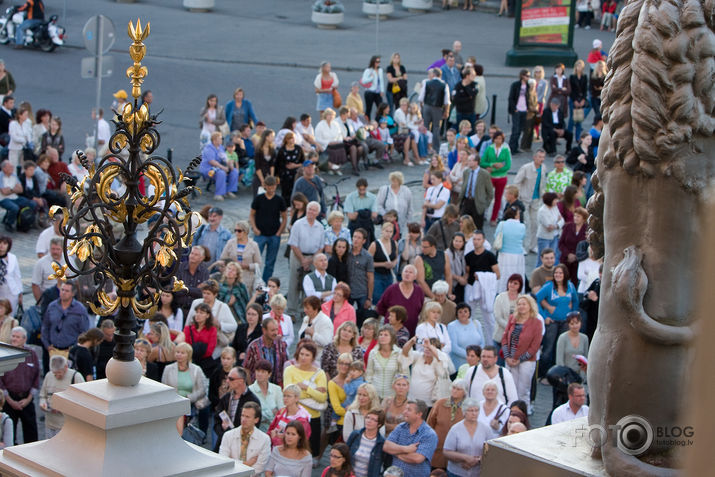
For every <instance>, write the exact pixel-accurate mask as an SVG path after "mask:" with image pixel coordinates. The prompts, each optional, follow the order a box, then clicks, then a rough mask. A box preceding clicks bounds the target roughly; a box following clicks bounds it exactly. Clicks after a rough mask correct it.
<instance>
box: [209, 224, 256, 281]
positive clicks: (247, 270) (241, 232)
mask: <svg viewBox="0 0 715 477" xmlns="http://www.w3.org/2000/svg"><path fill="white" fill-rule="evenodd" d="M249 230H250V226H249V225H248V222H246V221H245V220H240V221H238V222H236V227H234V233H235V237H234V238H232V239H231V240H229V241H228V242H226V246H225V247H224V248H223V252H221V257H219V260H223V261H224V262H226V263H228V262H238V264H239V265H240V266H241V281H242V282H243V284H244V285H246V288H247V289H248V290H253V289H254V288H253V287H254V286H255V277H256V276H258V272H259V271H260V270H261V265H262V264H263V261H262V260H261V252H260V250H259V249H258V244H257V243H256V242H255V241H253V239H251V238H249V237H248V232H249Z"/></svg>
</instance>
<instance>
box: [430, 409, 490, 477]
mask: <svg viewBox="0 0 715 477" xmlns="http://www.w3.org/2000/svg"><path fill="white" fill-rule="evenodd" d="M462 412H463V413H464V419H463V420H461V421H460V422H457V423H456V424H454V425H453V426H452V428H451V429H450V430H449V432H448V433H447V437H446V439H445V440H444V445H443V447H442V453H443V454H444V457H445V458H446V460H447V471H448V472H449V473H450V475H454V476H458V477H476V476H478V475H479V471H480V468H481V462H482V451H483V448H484V443H485V442H486V441H487V440H488V439H490V437H491V436H490V435H489V432H488V430H487V429H486V427H485V426H484V424H482V423H480V422H479V402H477V400H476V399H473V398H467V399H465V400H464V401H463V402H462Z"/></svg>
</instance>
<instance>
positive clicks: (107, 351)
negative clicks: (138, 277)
mask: <svg viewBox="0 0 715 477" xmlns="http://www.w3.org/2000/svg"><path fill="white" fill-rule="evenodd" d="M99 328H100V329H101V330H102V334H103V335H104V339H103V340H102V342H101V343H99V351H98V352H97V365H96V370H97V379H104V378H106V377H107V374H106V372H105V369H106V367H107V363H108V362H109V360H110V359H112V354H113V353H114V344H115V343H114V332H115V331H116V328H115V327H114V322H113V321H112V320H110V319H109V318H107V319H106V320H102V324H101V325H100V327H99ZM82 377H84V376H82Z"/></svg>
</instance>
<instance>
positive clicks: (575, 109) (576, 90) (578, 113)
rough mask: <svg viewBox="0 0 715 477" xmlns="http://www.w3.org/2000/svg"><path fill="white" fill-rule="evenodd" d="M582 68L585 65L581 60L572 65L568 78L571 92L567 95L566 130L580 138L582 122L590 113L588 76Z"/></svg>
mask: <svg viewBox="0 0 715 477" xmlns="http://www.w3.org/2000/svg"><path fill="white" fill-rule="evenodd" d="M584 68H586V63H585V62H584V61H583V60H576V63H574V65H573V74H572V75H571V76H569V84H570V85H571V91H570V93H569V123H568V126H567V128H568V130H569V131H572V132H573V133H574V137H581V131H582V128H583V122H584V120H585V119H586V116H588V113H589V111H590V107H589V104H588V76H587V75H586V74H585V73H584ZM574 125H576V130H575V131H573V128H574Z"/></svg>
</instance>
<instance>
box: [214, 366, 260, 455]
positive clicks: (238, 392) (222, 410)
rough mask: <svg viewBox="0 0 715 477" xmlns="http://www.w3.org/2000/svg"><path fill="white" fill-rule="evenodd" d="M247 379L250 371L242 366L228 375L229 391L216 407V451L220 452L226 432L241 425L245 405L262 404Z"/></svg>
mask: <svg viewBox="0 0 715 477" xmlns="http://www.w3.org/2000/svg"><path fill="white" fill-rule="evenodd" d="M247 379H248V373H247V372H246V370H245V369H244V368H241V367H236V368H233V369H232V370H231V371H229V372H228V376H226V380H227V381H228V387H229V391H228V392H227V393H226V394H224V395H223V396H222V397H221V399H220V400H219V402H218V404H217V405H216V409H214V433H215V434H216V445H215V446H214V452H218V449H219V447H221V439H223V435H224V433H225V432H226V431H228V430H229V429H234V428H236V427H238V426H240V425H241V409H243V405H244V404H246V403H247V402H249V401H252V402H255V403H256V404H258V405H259V406H260V405H261V402H260V401H259V400H258V398H257V397H256V395H255V394H253V392H251V390H250V389H248V383H247V382H246V381H247Z"/></svg>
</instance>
